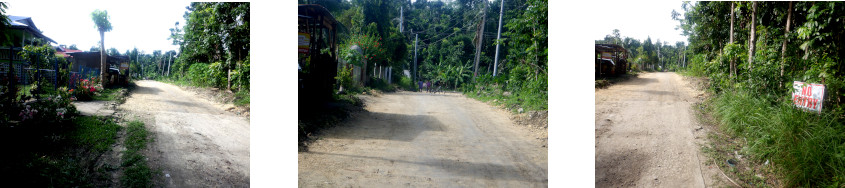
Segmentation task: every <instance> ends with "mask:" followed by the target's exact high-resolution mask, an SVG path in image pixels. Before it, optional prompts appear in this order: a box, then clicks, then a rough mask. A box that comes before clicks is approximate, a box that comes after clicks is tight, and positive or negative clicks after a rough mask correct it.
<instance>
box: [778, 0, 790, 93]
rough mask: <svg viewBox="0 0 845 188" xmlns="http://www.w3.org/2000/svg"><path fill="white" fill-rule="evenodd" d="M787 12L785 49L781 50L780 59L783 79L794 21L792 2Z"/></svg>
mask: <svg viewBox="0 0 845 188" xmlns="http://www.w3.org/2000/svg"><path fill="white" fill-rule="evenodd" d="M787 11H788V12H789V13H787V16H786V32H784V33H783V47H782V48H781V51H780V59H781V62H780V76H781V77H783V68H784V64H786V43H787V41H789V29H790V24H791V23H792V21H791V20H792V1H790V2H789V10H787Z"/></svg>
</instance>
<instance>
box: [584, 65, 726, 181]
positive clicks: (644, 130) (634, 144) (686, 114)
mask: <svg viewBox="0 0 845 188" xmlns="http://www.w3.org/2000/svg"><path fill="white" fill-rule="evenodd" d="M701 93H702V91H698V90H695V89H692V88H691V87H690V85H689V84H688V83H687V82H686V81H685V80H684V79H683V77H682V76H680V75H677V74H675V73H643V74H640V75H639V77H638V78H632V79H631V80H628V81H624V82H621V83H618V84H616V85H613V86H611V87H609V88H607V89H598V90H596V93H595V95H596V99H595V100H596V101H595V102H596V117H595V118H596V124H595V131H596V132H595V133H596V139H595V145H596V146H595V147H596V148H595V149H596V154H595V155H596V156H595V158H596V161H595V163H596V164H595V168H596V177H595V178H596V179H595V183H596V184H595V185H596V187H711V186H723V185H718V184H717V183H718V182H715V181H714V180H713V177H717V176H716V175H715V173H718V171H716V170H715V168H712V167H709V166H706V165H705V163H704V162H705V161H706V157H705V156H704V155H703V154H701V152H700V148H701V147H700V146H699V144H702V143H704V142H706V140H705V139H706V134H705V133H704V131H702V130H701V129H702V128H701V127H700V125H699V123H697V119H696V117H695V114H694V111H693V109H692V108H691V106H692V105H693V104H694V103H695V102H696V100H697V99H696V98H695V96H697V95H699V94H701Z"/></svg>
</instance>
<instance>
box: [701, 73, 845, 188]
mask: <svg viewBox="0 0 845 188" xmlns="http://www.w3.org/2000/svg"><path fill="white" fill-rule="evenodd" d="M770 101H775V100H774V99H770V98H766V97H765V96H763V97H761V96H758V95H755V94H751V93H750V92H747V91H741V90H740V91H730V92H724V93H723V94H722V95H720V96H717V97H716V98H714V99H713V105H712V110H713V112H714V114H715V115H716V116H717V117H718V119H719V121H720V124H721V128H722V129H723V130H724V131H725V132H727V133H728V134H729V135H734V136H739V137H742V138H744V140H745V141H746V144H745V145H744V146H743V147H742V148H738V149H739V151H740V152H742V153H748V155H747V156H748V158H749V159H751V160H753V161H754V162H756V163H757V164H763V163H765V161H770V162H771V164H774V165H775V166H776V168H777V169H778V172H779V175H782V176H783V178H784V179H785V180H786V181H787V183H788V184H789V185H802V186H820V185H827V186H832V187H840V186H843V185H845V126H843V124H842V122H841V121H839V117H840V116H841V115H842V114H836V113H823V114H817V113H808V112H805V111H803V110H800V109H796V108H793V107H792V105H791V103H790V102H776V103H772V102H770Z"/></svg>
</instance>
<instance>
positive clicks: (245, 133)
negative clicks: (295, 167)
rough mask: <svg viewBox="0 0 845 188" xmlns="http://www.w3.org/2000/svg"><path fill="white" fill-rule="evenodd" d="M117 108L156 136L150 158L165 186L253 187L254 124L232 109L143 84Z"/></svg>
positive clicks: (188, 93)
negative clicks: (251, 133) (251, 140)
mask: <svg viewBox="0 0 845 188" xmlns="http://www.w3.org/2000/svg"><path fill="white" fill-rule="evenodd" d="M136 85H137V87H136V88H135V89H134V90H133V92H132V94H131V95H130V96H129V97H128V98H126V102H125V103H124V104H123V105H120V106H119V107H118V108H119V109H120V110H121V111H125V112H126V113H127V116H135V117H136V118H138V119H140V120H142V121H144V123H145V124H146V126H147V129H148V130H149V131H150V133H151V134H152V138H153V142H151V143H149V144H148V146H147V148H148V149H147V150H146V151H144V152H145V156H148V157H149V163H150V166H151V168H153V169H160V170H161V172H162V174H160V176H157V177H154V180H155V183H156V186H163V187H249V126H250V125H249V120H248V119H246V118H245V117H243V116H241V115H238V114H236V113H233V112H230V111H227V109H231V108H232V107H233V106H232V105H231V104H221V103H217V102H213V101H211V100H209V99H206V98H207V97H205V96H203V95H198V94H196V93H194V92H191V91H186V90H183V89H181V88H179V87H177V86H174V85H171V84H166V83H161V82H157V81H150V80H142V81H137V82H136Z"/></svg>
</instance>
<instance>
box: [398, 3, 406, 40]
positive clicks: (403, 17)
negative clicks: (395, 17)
mask: <svg viewBox="0 0 845 188" xmlns="http://www.w3.org/2000/svg"><path fill="white" fill-rule="evenodd" d="M403 9H404V7H402V6H399V33H402V31H405V30H404V29H405V27H404V26H402V23H403V22H404V21H405V14H404V12H403Z"/></svg>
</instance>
